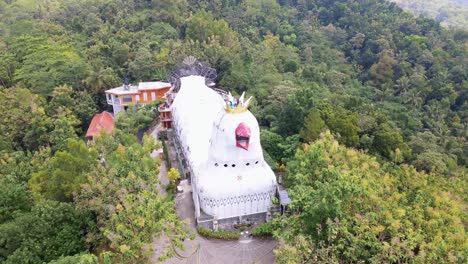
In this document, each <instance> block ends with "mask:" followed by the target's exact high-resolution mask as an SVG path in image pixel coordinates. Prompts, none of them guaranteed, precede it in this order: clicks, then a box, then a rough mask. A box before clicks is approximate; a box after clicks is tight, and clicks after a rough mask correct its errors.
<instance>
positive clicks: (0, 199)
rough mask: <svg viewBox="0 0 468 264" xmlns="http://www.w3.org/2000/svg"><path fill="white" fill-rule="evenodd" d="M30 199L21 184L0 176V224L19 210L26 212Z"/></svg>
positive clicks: (10, 218)
mask: <svg viewBox="0 0 468 264" xmlns="http://www.w3.org/2000/svg"><path fill="white" fill-rule="evenodd" d="M30 208H31V201H30V198H29V195H28V192H27V188H26V186H25V185H23V184H19V183H15V182H11V181H9V180H8V179H7V178H6V176H3V177H2V176H0V225H1V224H3V223H5V222H7V221H9V220H12V219H13V216H14V215H15V214H17V213H19V212H27V211H29V209H30Z"/></svg>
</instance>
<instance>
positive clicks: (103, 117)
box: [86, 111, 114, 140]
mask: <svg viewBox="0 0 468 264" xmlns="http://www.w3.org/2000/svg"><path fill="white" fill-rule="evenodd" d="M101 130H105V131H106V132H107V133H112V131H113V130H114V116H113V115H112V114H111V113H109V112H106V111H104V112H102V113H100V114H97V115H95V116H94V117H93V120H91V124H90V125H89V128H88V131H87V132H86V139H88V140H94V137H96V136H99V135H100V132H101Z"/></svg>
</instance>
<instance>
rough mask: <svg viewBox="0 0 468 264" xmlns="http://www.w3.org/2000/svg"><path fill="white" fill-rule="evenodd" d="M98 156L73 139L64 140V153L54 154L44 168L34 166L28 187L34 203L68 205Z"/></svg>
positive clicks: (39, 165)
mask: <svg viewBox="0 0 468 264" xmlns="http://www.w3.org/2000/svg"><path fill="white" fill-rule="evenodd" d="M97 160H98V154H97V152H96V150H94V149H92V148H91V149H90V148H88V146H86V144H85V143H84V142H83V141H81V140H77V139H68V140H67V145H66V148H65V150H63V151H57V152H56V153H55V154H54V156H53V157H51V158H50V159H49V160H47V161H46V163H44V164H38V165H37V168H36V169H37V172H35V173H33V174H32V177H31V179H30V180H29V187H30V189H31V191H32V193H33V195H34V197H35V198H36V199H43V198H45V199H51V200H56V201H64V202H70V201H72V199H73V194H74V193H76V192H78V191H79V190H80V189H81V184H84V183H85V182H87V173H88V172H89V171H90V170H91V169H92V168H93V167H94V166H95V165H96V163H97Z"/></svg>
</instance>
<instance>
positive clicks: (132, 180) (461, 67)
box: [0, 0, 468, 264]
mask: <svg viewBox="0 0 468 264" xmlns="http://www.w3.org/2000/svg"><path fill="white" fill-rule="evenodd" d="M189 55H193V56H195V57H197V58H198V59H200V60H202V61H207V62H209V63H210V64H211V65H212V66H213V67H214V68H215V69H216V70H217V73H218V76H217V80H216V81H217V84H218V87H219V88H221V89H224V90H227V91H231V92H232V93H233V94H240V93H242V92H243V91H246V93H247V95H249V96H250V95H253V96H254V102H253V103H252V106H251V107H250V110H251V111H252V112H253V114H254V115H255V116H256V117H257V119H258V121H259V123H260V126H261V140H262V146H263V148H264V155H265V158H266V160H267V161H268V162H269V163H270V164H271V166H272V167H274V168H275V170H277V171H278V170H285V173H284V184H285V186H286V187H287V188H288V191H289V192H290V197H291V199H292V204H291V210H292V211H293V213H291V214H290V215H284V216H281V217H277V218H275V219H274V221H273V222H272V224H271V228H272V230H271V232H272V233H273V235H274V237H275V238H276V239H278V241H279V246H278V248H277V249H276V251H275V254H276V257H277V262H278V263H356V262H366V263H370V262H372V263H402V262H405V263H406V262H411V263H466V261H467V258H468V239H467V236H466V226H467V224H468V221H467V210H466V208H467V200H468V197H467V195H466V193H467V191H466V190H467V188H466V185H467V179H466V175H467V163H468V143H467V134H468V127H467V124H468V122H467V121H468V103H467V100H466V99H467V97H468V60H467V55H468V32H467V31H465V30H463V29H460V28H458V29H457V28H444V27H442V26H441V24H440V23H439V22H437V21H435V20H433V19H431V18H426V17H424V16H418V17H415V16H414V15H413V14H411V13H408V12H404V11H403V10H402V9H400V8H399V7H398V6H397V5H396V4H395V3H391V2H387V1H383V0H278V1H275V0H198V1H197V0H171V1H170V0H163V1H142V0H133V1H124V0H80V1H75V0H0V118H1V119H0V120H1V121H0V263H54V264H58V263H61V264H63V263H98V262H99V263H144V262H145V261H146V260H147V259H148V258H149V255H150V253H151V252H150V249H151V248H150V245H151V243H152V241H153V238H154V237H155V236H156V237H157V236H160V237H162V238H167V239H162V240H163V241H166V242H167V243H166V244H165V245H163V246H164V248H165V251H166V253H167V254H166V255H167V256H168V257H169V256H171V254H173V250H174V248H176V247H178V246H180V241H182V240H183V239H185V238H186V237H187V236H189V235H190V234H187V232H186V231H184V229H183V228H182V227H183V225H184V223H183V222H180V221H179V220H178V219H177V217H176V214H175V208H174V203H173V201H172V200H171V197H170V196H168V197H163V196H161V195H160V194H158V192H157V189H156V186H155V183H156V182H157V177H156V175H157V173H158V168H159V165H158V164H159V161H158V160H154V159H152V158H150V156H149V153H150V152H151V151H152V150H153V149H155V148H157V147H158V146H157V145H158V143H156V142H155V141H154V140H153V139H152V138H151V137H144V138H143V140H142V141H141V142H139V141H138V139H137V138H136V137H135V133H136V132H137V131H138V130H139V129H140V128H143V127H147V126H148V125H149V124H150V123H151V122H152V120H153V119H154V118H155V117H156V116H157V113H156V112H155V111H154V109H153V108H152V107H151V106H149V107H140V106H135V107H132V108H129V110H128V111H127V112H126V113H124V114H123V115H121V116H119V117H118V118H117V121H116V122H117V123H116V126H117V130H116V132H115V133H114V134H112V135H103V136H102V137H101V138H99V139H98V140H96V142H95V144H94V145H92V146H87V145H86V143H85V138H84V133H85V132H86V129H87V127H88V125H89V123H90V121H91V119H92V117H93V115H94V114H96V113H98V112H101V111H103V110H108V111H109V110H110V109H109V107H108V106H107V105H106V101H105V97H104V90H106V89H109V88H112V87H115V86H118V85H120V84H121V83H122V81H123V79H124V78H125V77H128V78H129V79H130V80H131V82H132V83H137V82H139V81H151V80H163V81H164V80H167V79H168V78H169V74H170V73H171V71H172V70H174V69H176V67H177V65H178V64H179V63H180V62H181V61H182V60H183V59H184V58H185V57H187V56H189Z"/></svg>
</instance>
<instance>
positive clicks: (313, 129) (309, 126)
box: [299, 109, 327, 142]
mask: <svg viewBox="0 0 468 264" xmlns="http://www.w3.org/2000/svg"><path fill="white" fill-rule="evenodd" d="M326 128H327V125H326V124H325V122H324V121H323V120H322V118H321V117H320V112H319V111H318V110H317V109H312V111H310V113H309V115H308V116H307V118H306V120H305V123H304V127H303V128H302V129H301V131H300V132H299V134H300V136H301V138H302V140H303V141H304V142H313V141H314V140H316V139H317V138H318V137H319V135H320V133H321V132H323V131H324V130H325V129H326Z"/></svg>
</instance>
